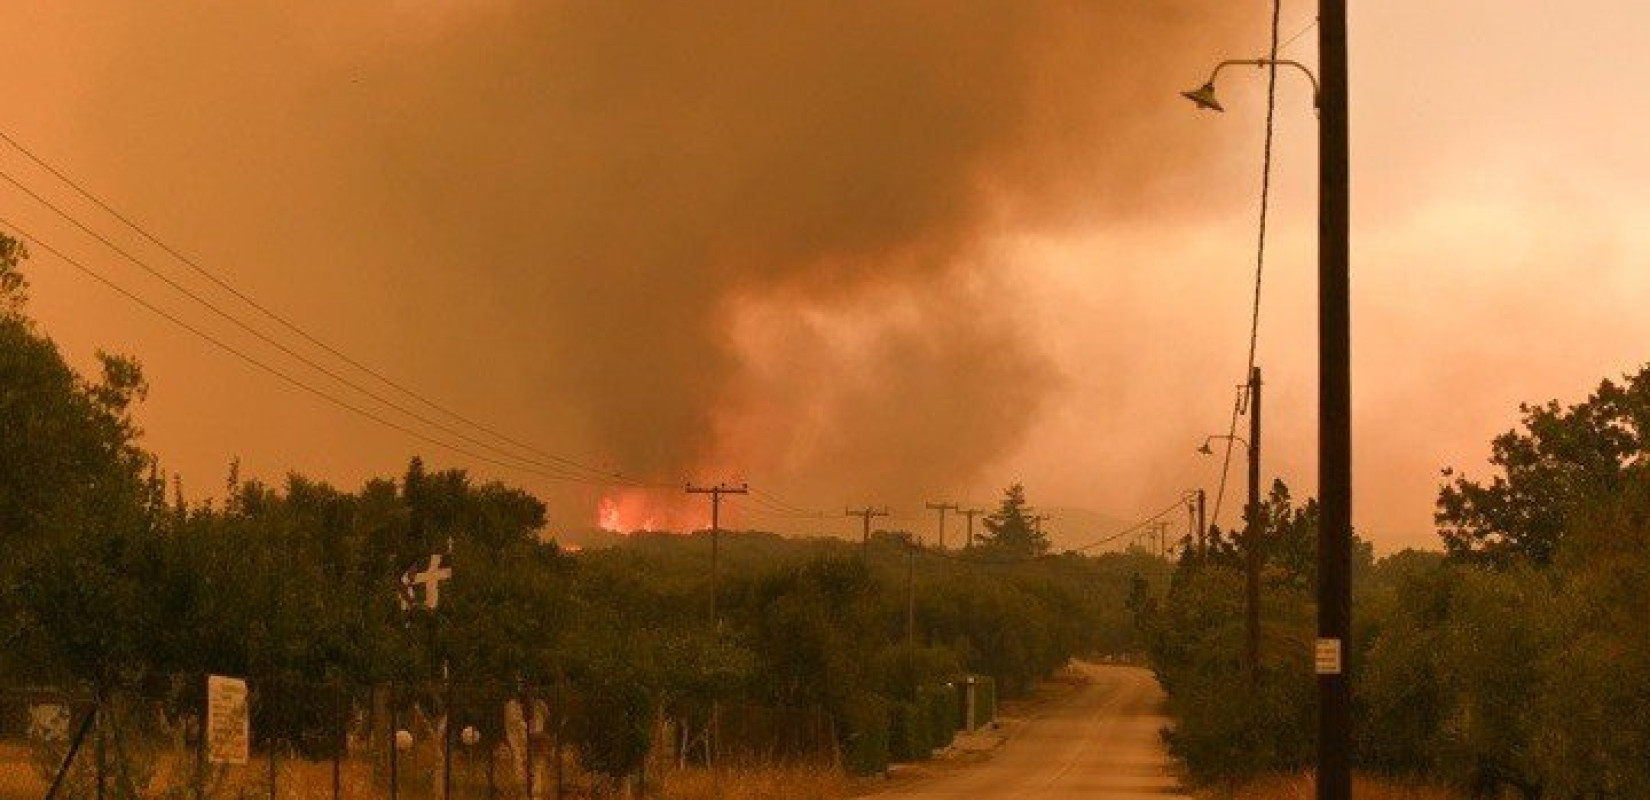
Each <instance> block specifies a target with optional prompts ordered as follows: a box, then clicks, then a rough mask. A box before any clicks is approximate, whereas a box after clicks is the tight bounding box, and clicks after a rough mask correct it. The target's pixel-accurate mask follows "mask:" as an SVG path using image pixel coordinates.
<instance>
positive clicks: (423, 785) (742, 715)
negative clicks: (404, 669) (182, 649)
mask: <svg viewBox="0 0 1650 800" xmlns="http://www.w3.org/2000/svg"><path fill="white" fill-rule="evenodd" d="M578 703H579V698H577V697H576V696H573V695H572V694H571V693H569V692H566V691H562V690H558V688H557V687H553V686H552V687H533V686H524V685H520V684H511V685H487V686H456V685H449V684H419V685H352V684H345V683H341V682H339V683H303V682H293V681H280V680H265V681H255V682H250V683H249V684H248V686H247V693H246V706H245V709H246V723H245V726H246V729H247V732H248V734H249V736H248V739H247V742H246V758H245V760H244V763H224V762H222V761H220V760H216V759H215V758H214V757H213V755H212V754H213V752H214V747H213V745H214V741H212V740H213V736H214V732H215V731H216V726H217V725H218V723H217V722H213V723H211V726H209V724H208V714H207V709H208V706H209V698H208V693H207V690H206V678H205V676H193V677H191V678H186V679H173V680H169V681H167V682H165V683H163V684H161V685H151V686H146V687H143V688H142V689H139V690H123V691H119V692H111V693H108V694H106V695H104V696H102V697H97V696H95V695H94V694H93V693H90V692H64V691H58V690H52V689H11V690H0V800H42V798H46V799H47V800H142V799H146V798H154V799H157V800H345V799H346V798H351V799H356V798H359V799H362V800H365V799H366V798H383V800H544V799H545V798H574V797H584V796H587V795H586V792H585V791H584V790H581V789H580V788H579V787H580V785H581V784H588V783H589V781H590V777H591V776H590V773H589V772H588V771H587V770H585V769H584V768H583V766H582V765H581V763H580V761H579V750H578V748H577V747H575V746H574V743H573V742H572V741H571V740H570V737H569V736H568V721H569V719H570V717H571V715H572V714H574V713H576V712H577V711H578V708H577V705H578ZM711 719H714V727H712V725H711V724H709V723H710V721H711ZM649 738H650V742H649V745H648V755H647V758H646V760H645V762H644V763H645V764H648V765H652V766H653V767H654V769H664V768H668V767H672V766H675V767H680V766H686V765H689V764H696V765H704V764H707V763H715V764H728V765H735V764H742V763H763V764H775V763H792V764H802V763H811V764H828V763H836V762H837V761H838V759H840V757H841V756H840V752H839V750H838V746H837V741H836V731H835V726H834V724H833V721H832V719H831V717H830V715H829V714H827V713H825V712H824V711H823V710H820V709H789V708H769V707H763V706H756V705H737V704H735V705H727V706H720V707H718V708H717V709H716V712H715V714H714V715H713V716H712V717H709V718H701V719H700V720H699V721H698V723H697V724H695V723H694V722H692V721H688V720H678V719H672V718H670V717H668V716H665V715H660V716H659V717H658V719H656V720H655V722H654V724H653V726H652V731H651V732H650V734H649ZM647 771H648V767H646V766H644V768H643V769H642V771H641V772H640V773H639V774H638V775H637V776H635V777H636V778H637V780H639V781H646V780H647Z"/></svg>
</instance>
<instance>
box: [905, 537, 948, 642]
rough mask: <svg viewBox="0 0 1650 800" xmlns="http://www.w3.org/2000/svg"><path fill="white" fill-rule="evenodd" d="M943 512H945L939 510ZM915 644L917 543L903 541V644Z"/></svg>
mask: <svg viewBox="0 0 1650 800" xmlns="http://www.w3.org/2000/svg"><path fill="white" fill-rule="evenodd" d="M940 513H941V514H944V513H945V512H943V511H942V512H940ZM916 645H917V543H916V542H914V541H906V543H905V646H906V647H916Z"/></svg>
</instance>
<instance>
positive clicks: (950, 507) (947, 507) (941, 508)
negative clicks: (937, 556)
mask: <svg viewBox="0 0 1650 800" xmlns="http://www.w3.org/2000/svg"><path fill="white" fill-rule="evenodd" d="M928 509H929V510H930V511H938V512H939V513H940V549H941V550H944V549H945V512H947V511H961V510H962V509H961V508H960V507H958V506H957V504H956V503H929V504H928Z"/></svg>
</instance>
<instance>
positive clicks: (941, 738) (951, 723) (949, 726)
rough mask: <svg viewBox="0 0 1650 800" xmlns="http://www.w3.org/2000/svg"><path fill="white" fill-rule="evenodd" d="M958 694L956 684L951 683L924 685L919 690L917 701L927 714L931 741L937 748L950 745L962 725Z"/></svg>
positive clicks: (926, 720) (926, 721)
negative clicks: (958, 709) (958, 707)
mask: <svg viewBox="0 0 1650 800" xmlns="http://www.w3.org/2000/svg"><path fill="white" fill-rule="evenodd" d="M958 695H959V692H958V691H957V687H956V685H955V684H951V683H947V684H944V685H940V686H924V687H922V688H921V689H918V690H917V703H918V705H920V706H921V707H922V709H923V712H924V714H925V715H926V719H925V720H924V721H925V723H926V724H927V726H928V732H929V741H930V742H931V743H932V744H933V747H934V748H935V749H938V748H941V747H950V746H951V740H952V739H953V738H955V737H956V735H957V729H958V728H959V727H961V724H960V723H961V719H962V717H961V715H960V714H958V713H957V697H958Z"/></svg>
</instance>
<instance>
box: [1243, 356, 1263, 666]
mask: <svg viewBox="0 0 1650 800" xmlns="http://www.w3.org/2000/svg"><path fill="white" fill-rule="evenodd" d="M1248 405H1249V443H1248V444H1249V502H1248V504H1247V505H1246V506H1245V511H1244V516H1245V517H1246V518H1247V519H1246V520H1245V522H1246V523H1247V524H1245V525H1244V530H1243V605H1244V640H1243V641H1244V649H1243V657H1244V663H1245V664H1246V665H1247V666H1248V668H1249V680H1250V683H1257V682H1259V680H1260V569H1261V558H1260V536H1261V518H1260V517H1261V506H1260V367H1255V368H1253V369H1251V370H1250V371H1249V396H1248Z"/></svg>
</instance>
